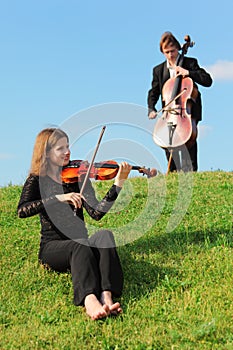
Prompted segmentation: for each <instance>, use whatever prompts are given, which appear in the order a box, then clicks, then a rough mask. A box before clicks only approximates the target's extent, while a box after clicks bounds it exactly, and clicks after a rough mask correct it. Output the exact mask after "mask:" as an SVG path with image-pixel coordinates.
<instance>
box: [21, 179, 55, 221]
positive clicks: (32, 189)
mask: <svg viewBox="0 0 233 350" xmlns="http://www.w3.org/2000/svg"><path fill="white" fill-rule="evenodd" d="M57 202H58V200H57V199H56V198H55V196H51V197H49V198H46V199H42V198H41V195H40V187H39V177H38V176H29V177H28V178H27V180H26V182H25V184H24V186H23V190H22V193H21V197H20V200H19V204H18V208H17V211H18V216H19V217H20V218H26V217H29V216H33V215H36V214H39V213H40V212H41V211H43V210H44V206H45V204H46V205H49V204H53V203H57Z"/></svg>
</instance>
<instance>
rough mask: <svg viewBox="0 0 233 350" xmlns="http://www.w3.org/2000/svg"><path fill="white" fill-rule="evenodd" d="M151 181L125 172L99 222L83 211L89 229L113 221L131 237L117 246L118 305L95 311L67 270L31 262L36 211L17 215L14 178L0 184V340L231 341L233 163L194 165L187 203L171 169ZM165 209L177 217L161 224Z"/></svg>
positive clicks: (70, 344) (130, 345)
mask: <svg viewBox="0 0 233 350" xmlns="http://www.w3.org/2000/svg"><path fill="white" fill-rule="evenodd" d="M150 181H151V183H152V182H153V181H154V185H153V186H152V187H151V188H149V190H148V186H147V181H146V179H144V178H142V177H138V178H132V179H130V180H129V181H128V183H127V186H125V188H124V190H123V191H122V192H121V194H120V197H119V199H118V201H117V202H116V204H115V206H114V208H113V209H112V210H111V212H110V213H108V214H107V215H106V216H105V217H104V218H103V219H102V220H101V221H100V222H97V223H94V222H93V221H92V220H91V219H89V218H86V219H87V222H88V225H89V226H90V232H92V231H94V230H96V229H98V228H101V227H111V228H112V227H113V230H114V231H116V232H117V233H116V235H118V236H119V240H120V242H123V240H124V235H125V236H126V240H128V242H129V243H128V244H121V245H120V246H119V248H118V251H119V255H120V258H121V261H122V265H123V269H124V276H125V284H124V291H123V296H122V298H121V304H122V307H123V310H124V312H123V314H122V315H121V316H119V317H117V318H108V319H106V320H101V321H91V320H90V319H89V318H88V317H87V316H86V314H85V312H84V310H83V309H82V308H79V307H75V306H74V305H73V303H72V298H73V294H72V284H71V278H70V275H69V274H57V273H54V272H49V271H46V270H44V269H43V268H41V267H40V266H39V265H38V262H37V253H38V246H39V239H40V235H39V230H40V227H39V219H38V217H32V218H28V219H24V220H22V219H18V218H17V215H16V206H17V203H18V200H19V196H20V192H21V187H20V186H8V187H5V188H1V189H0V196H1V204H0V215H1V220H0V228H1V304H0V320H1V333H0V349H3V350H7V349H23V350H24V349H25V350H26V349H33V350H34V349H53V350H54V349H59V350H60V349H63V350H71V349H88V350H90V349H101V350H102V349H106V350H107V349H108V350H119V349H122V350H123V349H133V350H142V349H143V350H144V349H148V350H149V349H156V350H157V349H162V350H166V349H170V350H172V349H173V350H175V349H201V350H205V349H211V350H212V349H218V350H219V349H220V350H221V349H224V350H225V349H229V350H230V349H233V302H232V300H233V288H232V279H233V232H232V226H233V225H232V212H233V207H232V203H233V173H232V172H228V173H227V172H203V173H196V174H193V178H192V182H191V183H189V184H186V185H185V187H184V189H182V191H181V192H182V193H183V191H184V192H185V190H187V191H188V195H189V194H190V193H191V195H192V197H191V201H190V204H189V205H188V207H187V208H186V207H185V198H182V196H181V201H179V203H178V206H177V208H176V207H175V205H176V202H177V191H178V189H179V188H180V186H181V184H179V182H178V175H177V174H169V176H167V177H165V176H163V175H159V176H158V177H157V178H155V179H151V180H150ZM182 181H183V180H182ZM109 183H110V182H98V183H96V184H95V186H96V189H97V192H98V196H100V197H101V196H102V195H103V194H104V193H105V192H106V190H107V189H108V187H109ZM182 193H181V194H182ZM187 198H188V197H187ZM187 198H186V202H187V200H188V199H187ZM145 208H146V210H144V209H145ZM174 208H176V211H175V213H174V212H173V210H174ZM143 210H144V211H143ZM182 210H183V211H182ZM141 212H143V215H140V213H141ZM172 213H173V215H175V216H174V217H175V218H176V217H177V216H179V215H180V216H181V219H180V221H179V220H178V221H179V222H177V223H176V225H175V227H174V229H173V230H167V229H166V228H167V227H168V223H169V221H170V220H171V215H172ZM152 217H153V220H152V219H150V218H152ZM131 221H136V226H130V222H131ZM122 225H123V227H122ZM137 228H138V232H136V231H137ZM118 231H119V232H118ZM135 235H136V237H137V239H136V240H134V239H133V238H134V237H135ZM118 236H116V237H118Z"/></svg>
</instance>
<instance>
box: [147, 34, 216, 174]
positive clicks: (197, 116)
mask: <svg viewBox="0 0 233 350" xmlns="http://www.w3.org/2000/svg"><path fill="white" fill-rule="evenodd" d="M179 50H181V45H180V43H179V42H178V40H177V39H176V38H175V37H174V35H173V34H172V33H171V32H165V33H164V34H163V35H162V37H161V40H160V51H161V52H162V53H163V54H164V56H165V58H166V61H164V62H162V63H161V64H159V65H157V66H155V67H154V68H153V80H152V87H151V89H150V90H149V92H148V98H147V103H148V116H149V119H154V118H156V116H157V110H156V108H155V105H156V103H157V102H158V100H159V98H160V97H161V99H163V97H162V90H163V86H164V84H165V82H166V81H167V80H168V79H170V78H174V77H177V76H182V78H185V77H189V78H191V79H192V81H193V87H194V89H195V91H196V96H195V99H190V101H189V103H190V104H191V107H190V111H191V113H190V114H191V118H192V123H194V125H195V126H197V124H198V122H199V121H200V120H202V103H201V94H200V92H199V90H198V87H197V84H200V85H202V86H205V87H209V86H211V84H212V78H211V76H210V74H209V73H207V72H206V71H205V70H204V69H203V68H201V67H200V66H199V64H198V61H197V59H195V58H191V57H183V59H182V66H181V65H179V63H178V61H179V57H180V53H179ZM162 103H163V106H164V101H162ZM187 148H188V152H189V155H190V158H191V163H192V167H191V168H189V169H185V170H189V171H190V170H191V171H197V169H198V162H197V142H196V138H195V140H194V141H193V142H192V144H191V145H190V146H187ZM165 152H166V156H167V159H168V160H169V157H170V152H169V150H168V148H166V149H165ZM182 163H183V160H182V152H181V159H180V158H179V156H178V152H177V151H174V152H173V155H172V160H171V164H170V169H169V170H170V171H176V170H180V169H183V168H182V165H183V164H182Z"/></svg>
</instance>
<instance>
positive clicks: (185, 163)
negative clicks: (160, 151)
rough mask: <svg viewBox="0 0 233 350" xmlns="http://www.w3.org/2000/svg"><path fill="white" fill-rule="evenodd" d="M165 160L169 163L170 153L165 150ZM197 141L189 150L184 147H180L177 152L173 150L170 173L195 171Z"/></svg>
mask: <svg viewBox="0 0 233 350" xmlns="http://www.w3.org/2000/svg"><path fill="white" fill-rule="evenodd" d="M165 153H166V157H167V160H168V161H169V157H170V152H169V150H168V149H165ZM197 169H198V163H197V141H195V142H194V143H193V145H192V147H190V148H186V147H185V146H184V147H183V148H182V147H180V148H179V149H178V150H175V149H174V150H173V152H172V161H171V165H170V171H171V172H172V171H179V170H183V171H197Z"/></svg>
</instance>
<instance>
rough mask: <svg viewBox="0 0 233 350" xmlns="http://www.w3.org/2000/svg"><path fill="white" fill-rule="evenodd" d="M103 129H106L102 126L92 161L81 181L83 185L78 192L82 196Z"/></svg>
mask: <svg viewBox="0 0 233 350" xmlns="http://www.w3.org/2000/svg"><path fill="white" fill-rule="evenodd" d="M105 129H106V126H103V127H102V130H101V132H100V136H99V139H98V142H97V145H96V147H95V150H94V153H93V156H92V160H91V162H90V164H89V167H88V169H87V172H86V175H85V178H84V180H83V184H82V187H81V190H80V194H83V191H84V188H85V186H86V183H87V179H88V177H89V175H90V172H91V168H92V166H93V164H94V161H95V157H96V154H97V152H98V149H99V146H100V142H101V140H102V137H103V134H104V132H105Z"/></svg>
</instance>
